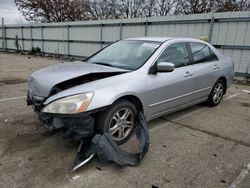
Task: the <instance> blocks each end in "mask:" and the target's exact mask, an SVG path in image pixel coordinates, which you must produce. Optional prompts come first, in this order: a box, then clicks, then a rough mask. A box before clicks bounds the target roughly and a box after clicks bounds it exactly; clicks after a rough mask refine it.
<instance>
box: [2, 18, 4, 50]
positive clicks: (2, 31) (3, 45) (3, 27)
mask: <svg viewBox="0 0 250 188" xmlns="http://www.w3.org/2000/svg"><path fill="white" fill-rule="evenodd" d="M2 52H4V18H2Z"/></svg>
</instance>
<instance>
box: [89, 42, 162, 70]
mask: <svg viewBox="0 0 250 188" xmlns="http://www.w3.org/2000/svg"><path fill="white" fill-rule="evenodd" d="M160 45H161V43H160V42H154V41H136V40H122V41H118V42H116V43H114V44H111V45H110V46H108V47H107V48H105V49H103V50H102V51H100V52H99V53H97V54H95V55H94V56H92V57H90V58H88V59H87V60H86V62H87V63H96V64H102V65H106V66H112V67H117V68H122V69H127V70H136V69H138V68H140V67H141V66H142V65H143V64H144V63H145V62H146V61H147V60H148V58H149V57H151V55H152V54H153V53H154V52H155V51H156V49H157V48H158V47H159V46H160Z"/></svg>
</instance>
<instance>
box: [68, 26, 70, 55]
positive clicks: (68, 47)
mask: <svg viewBox="0 0 250 188" xmlns="http://www.w3.org/2000/svg"><path fill="white" fill-rule="evenodd" d="M69 36H70V35H69V24H67V45H68V56H70V43H69Z"/></svg>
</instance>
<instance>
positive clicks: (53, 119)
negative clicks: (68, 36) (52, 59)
mask: <svg viewBox="0 0 250 188" xmlns="http://www.w3.org/2000/svg"><path fill="white" fill-rule="evenodd" d="M125 72H127V70H123V69H118V68H112V67H106V66H101V65H95V64H87V63H84V62H74V63H68V64H60V65H55V66H50V67H47V68H44V69H41V70H39V71H36V72H34V73H33V74H32V75H31V77H30V78H29V80H28V93H27V105H31V106H32V107H33V109H34V111H35V112H36V113H37V114H38V118H39V120H40V121H41V122H42V123H43V124H44V125H45V126H46V127H47V128H48V129H50V130H53V129H59V128H64V130H66V132H65V134H64V135H65V137H71V138H73V139H74V140H81V139H82V138H86V137H90V136H92V135H93V133H94V132H93V131H94V117H93V115H94V113H95V112H96V111H98V110H99V109H97V110H94V111H93V110H92V111H86V110H87V107H88V105H89V103H90V101H91V99H92V97H93V95H94V92H82V93H81V91H79V94H75V95H74V94H72V95H70V94H69V96H66V97H63V98H58V99H55V100H53V101H52V102H49V103H48V104H46V101H47V100H48V99H50V98H51V97H54V96H55V95H56V94H59V93H60V92H62V91H65V90H68V89H71V88H74V87H77V86H80V85H84V84H86V83H89V82H94V81H97V80H101V79H105V78H108V77H112V76H116V75H119V74H122V73H125Z"/></svg>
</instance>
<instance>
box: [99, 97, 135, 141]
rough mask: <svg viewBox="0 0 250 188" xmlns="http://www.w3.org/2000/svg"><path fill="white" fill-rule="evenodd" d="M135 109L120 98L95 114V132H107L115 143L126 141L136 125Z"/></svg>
mask: <svg viewBox="0 0 250 188" xmlns="http://www.w3.org/2000/svg"><path fill="white" fill-rule="evenodd" d="M136 116H137V110H136V107H135V106H134V104H132V103H131V102H129V101H127V100H124V99H121V100H119V101H117V102H115V103H114V104H113V105H112V106H110V107H109V108H108V109H107V110H105V111H103V112H99V113H98V114H97V115H96V118H95V119H96V124H95V126H96V132H97V133H100V134H103V133H109V134H110V135H111V137H112V139H113V140H114V141H115V142H116V143H117V144H123V143H124V142H126V141H127V140H128V139H129V138H130V137H131V135H132V134H133V132H134V129H135V127H136Z"/></svg>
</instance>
